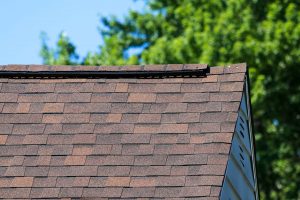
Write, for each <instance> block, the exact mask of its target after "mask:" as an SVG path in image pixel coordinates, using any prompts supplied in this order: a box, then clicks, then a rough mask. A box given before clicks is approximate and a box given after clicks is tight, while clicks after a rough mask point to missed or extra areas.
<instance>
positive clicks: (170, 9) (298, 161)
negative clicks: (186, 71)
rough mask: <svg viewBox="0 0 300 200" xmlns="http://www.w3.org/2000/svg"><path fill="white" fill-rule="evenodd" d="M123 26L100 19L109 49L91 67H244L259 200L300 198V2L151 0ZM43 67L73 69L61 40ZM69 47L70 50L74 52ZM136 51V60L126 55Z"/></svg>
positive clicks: (92, 58)
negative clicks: (247, 71)
mask: <svg viewBox="0 0 300 200" xmlns="http://www.w3.org/2000/svg"><path fill="white" fill-rule="evenodd" d="M145 4H146V6H147V7H146V8H145V10H143V11H142V12H137V11H130V12H129V13H128V15H127V16H126V17H125V19H117V18H115V17H107V18H102V19H101V23H102V25H104V28H103V29H101V36H102V37H103V38H104V44H103V45H101V46H100V51H99V52H98V53H88V54H87V56H86V57H85V58H84V59H83V60H82V61H81V63H82V64H88V65H103V64H109V65H124V64H137V63H142V64H143V63H147V64H150V63H209V64H210V65H223V64H228V63H237V62H247V64H248V66H249V67H250V77H251V87H252V89H251V92H252V94H251V97H252V104H253V115H254V125H255V127H254V130H255V134H256V149H257V160H258V163H257V166H258V179H259V186H260V193H261V197H262V199H299V198H300V189H299V188H300V126H299V122H300V76H299V74H300V67H299V66H300V2H299V1H298V0H269V1H266V0H240V1H236V0H226V1H225V0H210V1H204V0H163V1H160V0H151V1H150V0H148V1H145ZM59 41H61V42H58V44H57V47H56V50H49V48H48V46H47V44H46V43H43V48H42V54H41V55H42V58H43V60H44V62H45V63H46V64H76V62H74V55H76V53H74V50H75V48H73V47H74V45H72V44H71V43H70V41H69V40H68V38H65V37H62V36H60V39H59ZM69 47H72V48H69ZM132 49H137V50H138V51H137V53H134V54H128V51H130V50H132Z"/></svg>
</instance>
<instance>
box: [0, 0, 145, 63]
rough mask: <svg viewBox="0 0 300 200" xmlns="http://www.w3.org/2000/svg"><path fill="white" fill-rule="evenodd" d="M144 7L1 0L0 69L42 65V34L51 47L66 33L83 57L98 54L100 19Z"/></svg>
mask: <svg viewBox="0 0 300 200" xmlns="http://www.w3.org/2000/svg"><path fill="white" fill-rule="evenodd" d="M143 7H144V3H143V1H142V0H139V1H133V0H1V1H0V27H1V29H0V65H3V64H41V62H42V60H41V58H40V57H39V51H40V47H41V42H40V38H39V37H40V33H41V31H45V32H46V33H47V35H48V38H49V39H50V40H49V44H50V45H51V46H53V44H54V43H55V42H56V41H57V38H58V34H59V33H60V32H61V31H64V32H66V33H67V35H68V36H69V37H70V38H71V41H72V42H73V43H74V44H75V45H76V47H77V52H78V53H79V54H80V55H81V56H84V55H85V54H86V53H87V52H88V51H97V50H98V45H99V44H100V43H101V42H102V40H101V37H100V35H99V33H98V30H97V27H98V26H99V16H108V15H116V16H118V17H122V16H124V15H125V14H126V13H127V12H128V10H129V9H134V10H142V8H143Z"/></svg>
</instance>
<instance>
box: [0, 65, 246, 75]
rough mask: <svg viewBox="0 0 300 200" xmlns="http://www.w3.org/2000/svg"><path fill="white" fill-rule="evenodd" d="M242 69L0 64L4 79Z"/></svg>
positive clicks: (234, 68)
mask: <svg viewBox="0 0 300 200" xmlns="http://www.w3.org/2000/svg"><path fill="white" fill-rule="evenodd" d="M238 72H246V64H245V63H240V64H233V65H229V66H227V67H211V68H210V67H208V65H207V64H161V65H124V66H84V65H77V66H70V65H54V66H51V65H1V66H0V77H5V78H16V77H21V78H23V77H25V78H49V77H51V78H52V77H54V78H59V77H60V78H99V77H101V78H103V77H104V78H163V77H205V76H206V75H207V74H223V73H238Z"/></svg>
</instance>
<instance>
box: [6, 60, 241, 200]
mask: <svg viewBox="0 0 300 200" xmlns="http://www.w3.org/2000/svg"><path fill="white" fill-rule="evenodd" d="M203 68H206V65H160V66H130V67H126V66H125V67H85V66H78V67H70V66H63V67H62V66H13V65H9V66H1V67H0V71H42V70H46V71H55V70H60V71H76V70H98V71H99V70H100V71H109V70H112V71H118V70H123V71H130V70H145V71H151V70H161V71H164V70H184V69H189V70H190V69H195V70H196V69H203ZM245 72H246V67H245V65H244V64H237V65H232V66H230V67H211V68H210V73H209V74H207V77H194V78H188V77H176V78H163V79H158V78H155V79H151V78H147V79H105V78H99V79H11V78H0V91H1V93H0V111H1V114H0V197H1V198H21V199H26V198H27V199H29V198H42V199H44V198H93V197H103V198H128V199H132V198H149V197H151V198H157V199H159V198H191V197H198V198H200V197H201V198H203V199H218V196H219V193H220V190H221V186H222V182H223V178H224V172H225V168H226V163H227V157H228V153H229V150H230V146H231V139H232V135H233V131H234V127H235V122H236V118H237V111H238V108H239V104H240V101H241V97H242V91H243V87H244V80H245ZM201 198H200V199H201Z"/></svg>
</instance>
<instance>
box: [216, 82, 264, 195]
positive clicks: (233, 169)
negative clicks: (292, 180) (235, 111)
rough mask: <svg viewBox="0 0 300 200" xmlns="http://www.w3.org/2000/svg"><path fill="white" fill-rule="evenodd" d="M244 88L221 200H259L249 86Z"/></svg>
mask: <svg viewBox="0 0 300 200" xmlns="http://www.w3.org/2000/svg"><path fill="white" fill-rule="evenodd" d="M246 84H247V80H246ZM244 88H245V89H244V91H243V96H242V101H241V104H240V109H239V115H238V120H237V122H236V129H235V132H234V136H233V140H232V145H231V149H230V155H229V159H228V163H227V168H226V172H225V179H224V183H223V186H222V190H221V195H220V199H224V200H225V199H226V200H229V199H230V200H235V199H243V200H244V199H245V200H256V199H258V190H257V179H256V171H255V170H256V169H255V157H254V156H255V155H254V147H253V135H252V130H251V117H250V116H251V113H250V107H249V105H250V104H249V97H248V90H247V85H246V87H244Z"/></svg>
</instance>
